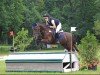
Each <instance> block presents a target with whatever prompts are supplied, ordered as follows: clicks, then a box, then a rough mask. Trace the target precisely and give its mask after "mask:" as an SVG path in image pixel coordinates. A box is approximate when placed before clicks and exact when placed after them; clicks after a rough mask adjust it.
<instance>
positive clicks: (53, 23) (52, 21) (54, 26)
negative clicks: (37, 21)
mask: <svg viewBox="0 0 100 75" xmlns="http://www.w3.org/2000/svg"><path fill="white" fill-rule="evenodd" d="M51 23H52V25H53V26H50V28H54V29H56V25H55V22H54V20H51Z"/></svg>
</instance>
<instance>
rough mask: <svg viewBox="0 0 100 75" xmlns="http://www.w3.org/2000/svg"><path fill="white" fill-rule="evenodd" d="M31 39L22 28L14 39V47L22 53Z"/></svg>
mask: <svg viewBox="0 0 100 75" xmlns="http://www.w3.org/2000/svg"><path fill="white" fill-rule="evenodd" d="M32 39H33V38H31V37H29V36H28V30H26V29H24V28H22V30H21V31H19V32H18V33H17V36H16V37H15V40H14V41H15V46H16V47H18V48H19V49H20V51H24V50H25V48H26V47H27V46H28V45H29V44H30V43H31V41H32Z"/></svg>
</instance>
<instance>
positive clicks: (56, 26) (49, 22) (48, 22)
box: [43, 14, 63, 39]
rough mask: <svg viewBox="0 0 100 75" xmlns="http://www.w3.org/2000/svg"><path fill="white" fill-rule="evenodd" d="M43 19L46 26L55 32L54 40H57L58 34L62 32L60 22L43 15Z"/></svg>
mask: <svg viewBox="0 0 100 75" xmlns="http://www.w3.org/2000/svg"><path fill="white" fill-rule="evenodd" d="M43 18H44V20H45V22H46V25H49V26H50V28H53V29H55V30H56V34H55V38H56V39H58V32H59V31H63V30H62V25H61V22H60V21H59V20H57V19H53V18H51V17H50V15H49V14H44V15H43Z"/></svg>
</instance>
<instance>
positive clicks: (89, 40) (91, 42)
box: [78, 31, 99, 67]
mask: <svg viewBox="0 0 100 75" xmlns="http://www.w3.org/2000/svg"><path fill="white" fill-rule="evenodd" d="M97 47H98V41H97V39H96V37H95V36H94V34H91V33H90V32H89V31H87V34H86V36H85V37H84V38H83V39H82V40H81V43H80V44H79V45H78V48H79V52H80V60H81V61H82V64H85V65H86V66H87V67H88V65H90V64H93V63H94V61H95V62H96V61H97V59H98V57H97V56H98V55H97V54H98V52H99V51H98V49H97ZM96 65H97V64H96Z"/></svg>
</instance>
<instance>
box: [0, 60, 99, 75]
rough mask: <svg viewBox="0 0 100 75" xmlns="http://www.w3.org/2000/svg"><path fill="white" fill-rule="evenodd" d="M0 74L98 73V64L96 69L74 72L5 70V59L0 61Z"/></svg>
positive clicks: (57, 74) (62, 74) (54, 74)
mask: <svg viewBox="0 0 100 75" xmlns="http://www.w3.org/2000/svg"><path fill="white" fill-rule="evenodd" d="M0 74H7V75H8V74H10V75H11V74H13V75H14V74H17V75H20V74H28V75H29V74H32V75H42V74H45V75H48V74H50V75H66V74H67V75H68V74H100V66H98V69H97V70H96V71H91V70H82V71H75V72H68V73H60V72H6V64H5V61H0Z"/></svg>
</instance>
